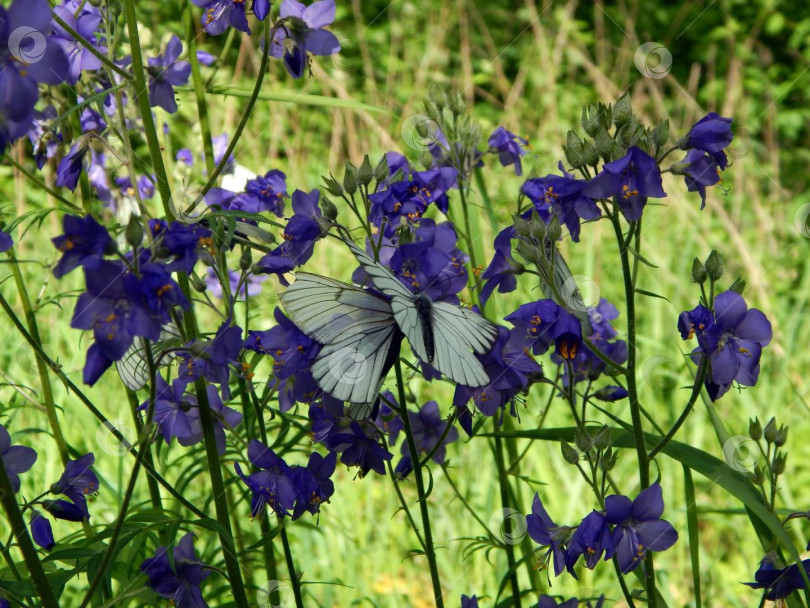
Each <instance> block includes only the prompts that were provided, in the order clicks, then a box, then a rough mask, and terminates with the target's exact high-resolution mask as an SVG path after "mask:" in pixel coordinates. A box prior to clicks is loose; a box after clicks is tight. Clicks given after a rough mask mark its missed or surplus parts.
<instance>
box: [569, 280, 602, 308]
mask: <svg viewBox="0 0 810 608" xmlns="http://www.w3.org/2000/svg"><path fill="white" fill-rule="evenodd" d="M560 291H561V293H560V295H561V296H562V298H563V300H564V301H565V305H566V307H567V308H568V309H570V310H575V311H577V312H587V310H588V309H589V308H594V307H596V306H598V305H599V301H600V299H601V297H602V295H601V291H600V290H599V284H598V283H597V282H596V281H594V280H593V279H592V278H591V277H588V276H585V275H582V274H573V275H571V276H570V277H568V278H567V279H566V280H565V283H563V286H562V289H561V290H560Z"/></svg>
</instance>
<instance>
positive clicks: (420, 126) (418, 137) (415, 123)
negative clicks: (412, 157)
mask: <svg viewBox="0 0 810 608" xmlns="http://www.w3.org/2000/svg"><path fill="white" fill-rule="evenodd" d="M402 139H404V140H405V145H406V146H408V147H409V148H411V149H412V150H416V151H418V152H424V151H425V150H430V149H431V148H432V147H433V146H435V145H436V144H438V143H439V141H440V139H441V129H439V125H438V123H436V121H435V120H433V119H431V118H430V117H428V116H425V115H424V114H413V115H411V116H409V117H408V118H406V119H405V122H403V123H402Z"/></svg>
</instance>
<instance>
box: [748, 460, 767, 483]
mask: <svg viewBox="0 0 810 608" xmlns="http://www.w3.org/2000/svg"><path fill="white" fill-rule="evenodd" d="M751 481H753V482H754V484H755V485H758V486H761V485H762V484H763V483H765V472H764V471H763V470H762V467H760V466H759V465H755V466H754V472H753V473H752V474H751Z"/></svg>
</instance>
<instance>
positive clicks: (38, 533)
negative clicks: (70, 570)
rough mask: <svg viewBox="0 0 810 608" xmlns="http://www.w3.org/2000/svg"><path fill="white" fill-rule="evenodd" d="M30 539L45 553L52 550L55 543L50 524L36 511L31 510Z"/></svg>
mask: <svg viewBox="0 0 810 608" xmlns="http://www.w3.org/2000/svg"><path fill="white" fill-rule="evenodd" d="M30 526H31V537H32V538H33V539H34V542H35V543H36V544H38V545H39V546H40V547H42V548H43V549H45V550H46V551H50V550H51V549H53V547H54V545H56V541H55V540H54V539H53V529H52V528H51V522H50V521H48V518H47V517H44V516H43V515H42V514H41V513H40V512H39V511H37V510H36V509H32V510H31V522H30Z"/></svg>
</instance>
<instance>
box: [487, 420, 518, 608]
mask: <svg viewBox="0 0 810 608" xmlns="http://www.w3.org/2000/svg"><path fill="white" fill-rule="evenodd" d="M494 435H495V449H494V453H495V466H497V467H498V489H499V490H500V493H501V505H502V506H503V508H504V511H507V510H511V509H513V508H514V507H513V506H512V503H511V502H510V500H509V476H508V475H507V474H506V466H505V465H504V462H503V441H502V440H501V436H500V434H499V433H498V428H497V422H496V423H495V431H494ZM504 547H505V549H506V563H507V564H508V565H509V572H510V575H509V581H510V583H511V585H512V601H513V602H514V606H515V607H516V608H520V606H521V601H520V583H519V582H518V574H517V565H516V563H515V548H514V546H513V545H512V543H510V542H509V541H505V542H504Z"/></svg>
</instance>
